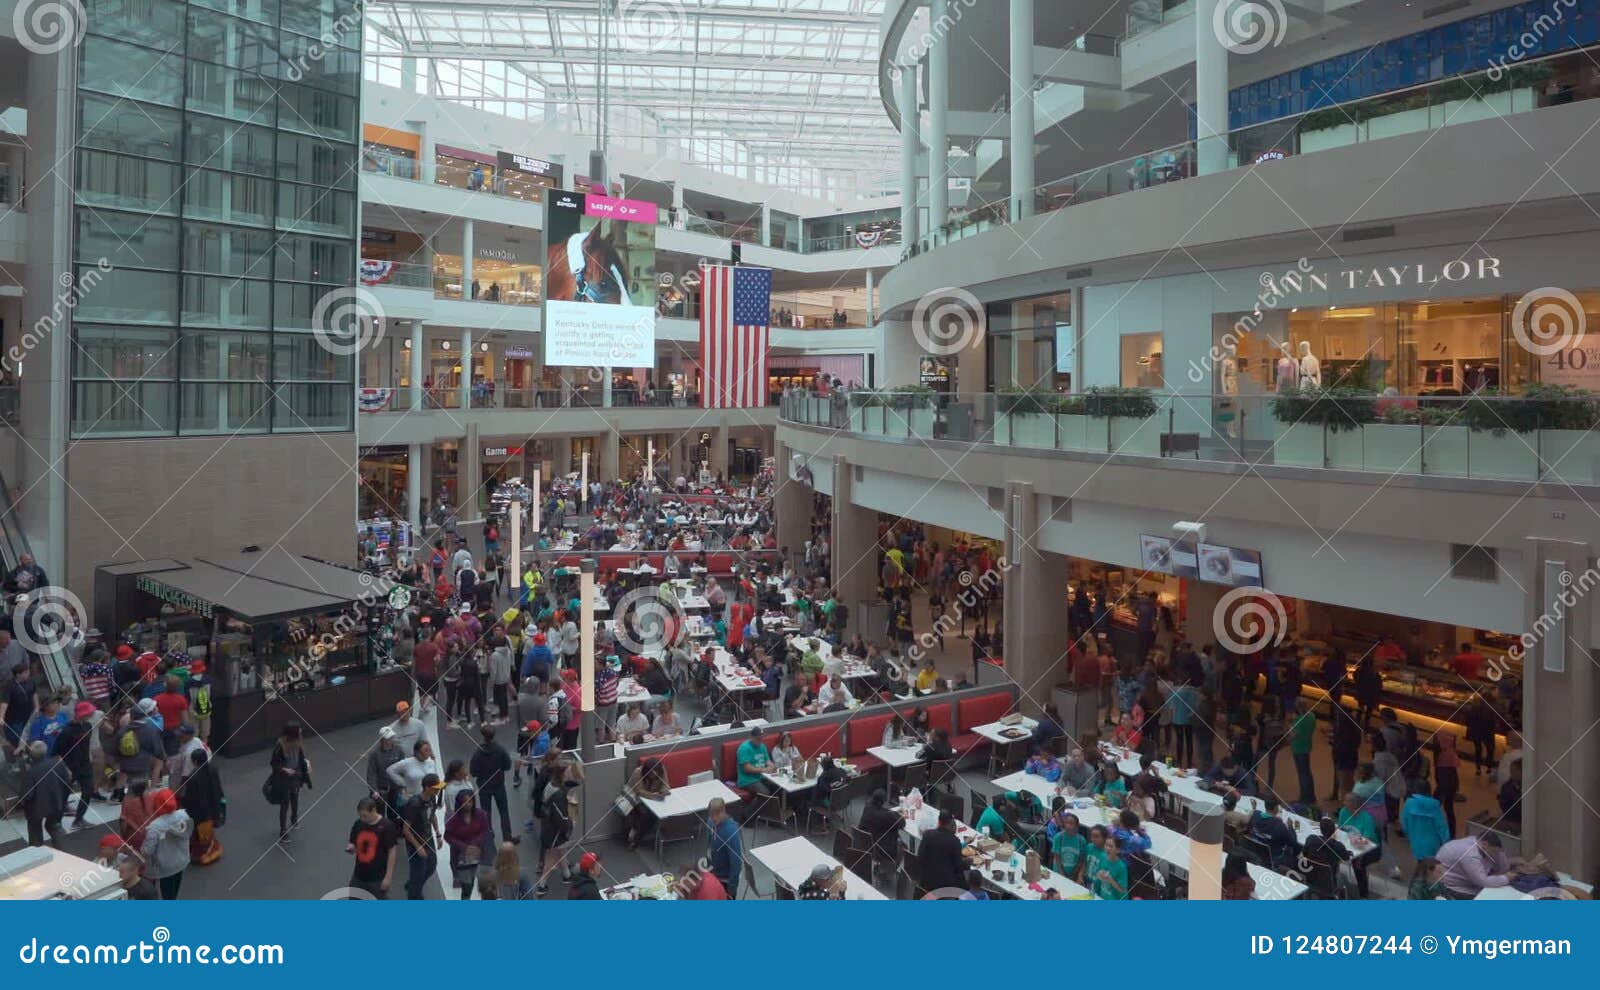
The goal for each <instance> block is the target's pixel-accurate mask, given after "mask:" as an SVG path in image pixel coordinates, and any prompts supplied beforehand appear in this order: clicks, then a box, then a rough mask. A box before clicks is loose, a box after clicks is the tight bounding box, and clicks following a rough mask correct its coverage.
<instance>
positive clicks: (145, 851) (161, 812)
mask: <svg viewBox="0 0 1600 990" xmlns="http://www.w3.org/2000/svg"><path fill="white" fill-rule="evenodd" d="M150 805H151V809H152V810H153V811H155V813H156V815H155V817H154V818H152V819H151V820H150V824H149V826H148V827H147V828H146V829H145V834H144V842H143V843H142V844H141V845H140V847H139V852H140V854H141V855H143V856H144V862H145V868H144V875H145V876H147V877H149V878H150V879H151V880H154V881H155V882H156V886H158V887H160V888H161V899H162V900H164V901H175V900H177V899H178V888H179V887H180V886H181V885H182V884H183V871H184V870H187V869H188V868H189V834H190V832H192V831H193V830H194V822H193V821H192V820H190V818H189V813H188V812H187V811H184V810H183V809H182V808H180V807H178V796H177V795H176V794H174V793H172V791H170V790H168V789H167V788H164V787H163V788H162V789H161V790H159V791H156V792H155V793H154V794H152V795H150Z"/></svg>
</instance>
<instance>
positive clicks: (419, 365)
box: [411, 320, 428, 412]
mask: <svg viewBox="0 0 1600 990" xmlns="http://www.w3.org/2000/svg"><path fill="white" fill-rule="evenodd" d="M423 357H424V355H423V343H422V321H421V320H412V321H411V411H412V412H418V411H420V410H423V409H426V408H427V407H428V400H427V394H426V393H425V392H424V391H423V388H422V380H423V379H424V378H426V377H427V375H426V373H425V372H424V371H423Z"/></svg>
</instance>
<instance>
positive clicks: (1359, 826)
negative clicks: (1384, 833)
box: [1339, 793, 1379, 845]
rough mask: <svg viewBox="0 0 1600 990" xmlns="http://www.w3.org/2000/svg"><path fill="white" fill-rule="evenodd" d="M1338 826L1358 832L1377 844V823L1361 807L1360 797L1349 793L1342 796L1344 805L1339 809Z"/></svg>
mask: <svg viewBox="0 0 1600 990" xmlns="http://www.w3.org/2000/svg"><path fill="white" fill-rule="evenodd" d="M1339 827H1340V828H1342V829H1348V830H1349V831H1352V832H1359V833H1360V834H1361V835H1363V836H1365V837H1366V838H1367V841H1369V842H1371V843H1372V844H1373V845H1378V844H1379V839H1378V823H1377V822H1375V821H1373V820H1372V816H1371V815H1369V814H1367V812H1366V810H1365V809H1364V808H1362V807H1361V797H1360V795H1358V794H1355V793H1351V794H1346V795H1345V796H1344V807H1343V808H1340V809H1339Z"/></svg>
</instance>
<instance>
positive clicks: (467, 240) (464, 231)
mask: <svg viewBox="0 0 1600 990" xmlns="http://www.w3.org/2000/svg"><path fill="white" fill-rule="evenodd" d="M472 252H473V246H472V221H471V220H462V221H461V298H462V299H471V298H472Z"/></svg>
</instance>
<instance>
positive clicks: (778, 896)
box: [772, 877, 794, 901]
mask: <svg viewBox="0 0 1600 990" xmlns="http://www.w3.org/2000/svg"><path fill="white" fill-rule="evenodd" d="M772 899H773V900H775V901H792V900H794V891H793V890H791V889H790V888H789V885H788V884H786V883H784V882H783V881H782V880H781V879H779V878H776V877H774V878H773V881H772Z"/></svg>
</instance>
